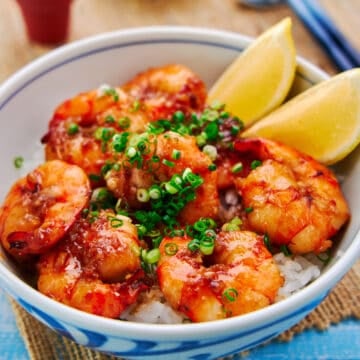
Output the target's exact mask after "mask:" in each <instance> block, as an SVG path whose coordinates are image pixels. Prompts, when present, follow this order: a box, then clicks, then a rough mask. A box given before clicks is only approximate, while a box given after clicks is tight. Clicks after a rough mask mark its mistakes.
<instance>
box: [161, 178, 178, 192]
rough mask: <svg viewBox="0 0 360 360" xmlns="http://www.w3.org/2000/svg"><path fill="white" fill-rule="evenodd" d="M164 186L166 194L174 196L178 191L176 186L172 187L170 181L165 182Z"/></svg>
mask: <svg viewBox="0 0 360 360" xmlns="http://www.w3.org/2000/svg"><path fill="white" fill-rule="evenodd" d="M164 186H165V190H166V192H168V193H169V194H171V195H173V194H176V193H177V192H178V191H179V189H178V188H177V187H176V186H174V185H173V184H172V183H171V182H170V181H168V182H166V183H165V185H164Z"/></svg>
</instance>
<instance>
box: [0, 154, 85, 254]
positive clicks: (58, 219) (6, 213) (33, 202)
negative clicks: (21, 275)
mask: <svg viewBox="0 0 360 360" xmlns="http://www.w3.org/2000/svg"><path fill="white" fill-rule="evenodd" d="M89 198H90V184H89V180H88V178H87V176H86V174H85V173H84V172H83V170H81V169H80V168H79V167H77V166H74V165H69V164H66V163H64V162H62V161H59V160H54V161H48V162H45V163H44V164H42V165H40V166H39V167H38V168H36V169H35V170H33V171H32V172H30V173H29V174H28V175H27V176H26V177H24V178H22V179H19V180H18V181H17V182H16V183H15V184H14V185H13V186H12V188H11V189H10V192H9V193H8V195H7V197H6V199H5V202H4V204H3V207H2V209H1V214H0V237H1V242H2V245H3V246H4V248H5V249H6V250H7V251H8V252H9V253H10V254H12V255H14V256H15V257H18V258H21V257H23V256H25V255H28V254H41V253H44V252H46V251H47V250H49V249H50V248H51V247H52V246H54V245H55V244H56V243H57V242H58V241H59V240H60V239H61V238H62V237H63V236H64V235H65V233H66V231H67V230H68V229H69V228H70V226H71V225H72V224H73V223H74V222H75V221H76V219H77V218H78V216H79V214H80V212H81V211H82V209H83V208H84V207H85V206H86V205H87V203H88V201H89Z"/></svg>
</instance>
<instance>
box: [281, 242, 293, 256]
mask: <svg viewBox="0 0 360 360" xmlns="http://www.w3.org/2000/svg"><path fill="white" fill-rule="evenodd" d="M280 250H281V252H282V253H283V254H284V255H285V256H291V251H290V249H289V248H288V247H287V246H286V245H284V244H282V245H280Z"/></svg>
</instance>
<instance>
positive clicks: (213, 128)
mask: <svg viewBox="0 0 360 360" xmlns="http://www.w3.org/2000/svg"><path fill="white" fill-rule="evenodd" d="M204 131H205V134H206V139H207V140H216V139H217V137H218V135H219V125H218V124H217V123H216V122H215V121H213V122H211V123H209V124H208V125H206V127H205V130H204Z"/></svg>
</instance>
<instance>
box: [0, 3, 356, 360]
mask: <svg viewBox="0 0 360 360" xmlns="http://www.w3.org/2000/svg"><path fill="white" fill-rule="evenodd" d="M49 1H52V0H49ZM299 1H301V0H299ZM319 2H320V3H321V4H322V5H323V6H324V7H325V8H326V10H327V11H328V13H329V15H330V16H331V17H332V18H333V20H334V22H335V23H336V24H337V25H338V27H339V28H340V29H341V30H342V31H343V32H344V34H345V35H346V36H347V37H348V38H349V40H350V41H351V42H352V43H353V45H354V46H355V47H356V48H357V49H359V50H360V37H359V36H358V33H359V29H360V0H319ZM285 16H290V17H291V18H292V19H293V35H294V39H295V44H296V48H297V53H298V54H299V55H301V56H303V57H305V58H307V59H308V60H310V61H312V62H313V63H315V64H316V65H318V66H320V67H321V68H322V69H324V70H325V71H327V72H329V73H330V74H335V73H336V72H337V70H336V68H335V66H334V64H333V63H332V62H331V60H330V59H329V58H328V56H327V55H326V53H325V52H324V51H323V49H322V47H321V46H320V45H319V44H318V43H317V42H316V40H315V39H314V38H313V37H312V35H311V34H310V33H309V32H308V31H307V30H306V28H305V27H304V26H303V25H302V23H301V21H300V20H299V19H297V17H296V16H295V15H294V13H293V12H292V11H291V10H290V9H289V8H288V7H287V6H286V5H277V6H274V7H271V8H269V9H266V10H261V11H257V10H254V9H250V8H248V7H246V6H243V5H240V4H239V3H238V1H236V0H73V4H72V13H71V23H70V31H69V39H68V41H69V42H71V41H74V40H78V39H81V38H84V37H87V36H90V35H94V34H99V33H102V32H106V31H111V30H117V29H123V28H130V27H137V26H148V25H191V26H199V27H212V28H217V29H224V30H231V31H235V32H239V33H243V34H246V35H250V36H257V35H258V34H260V33H261V32H263V31H264V30H265V29H267V28H268V27H269V26H271V25H272V24H274V23H276V22H278V21H279V20H280V19H282V18H283V17H285ZM0 34H1V36H0V82H2V81H3V80H5V79H6V78H7V77H8V76H9V75H11V74H12V73H13V72H15V71H16V70H17V69H19V68H20V67H22V66H23V65H25V64H26V63H28V62H29V61H31V60H33V59H34V58H36V57H38V56H40V55H42V54H44V53H46V52H47V51H49V50H51V49H52V48H53V47H49V46H42V45H39V44H35V43H32V42H29V40H28V38H27V35H26V31H25V27H24V23H23V21H22V17H21V13H20V10H19V8H18V6H17V4H16V1H15V0H0ZM0 296H1V299H0V300H1V304H2V307H1V308H2V313H3V314H2V315H1V317H0V322H1V324H2V325H1V326H2V330H1V333H2V334H3V335H1V336H0V337H2V341H1V342H2V345H0V359H10V358H17V359H20V358H21V359H27V355H26V350H25V348H24V344H23V343H22V342H21V338H20V337H19V334H18V332H17V329H16V326H15V322H14V319H13V317H11V316H10V310H9V306H8V305H4V304H5V303H4V302H5V297H4V295H3V294H2V292H1V291H0ZM3 307H6V308H3ZM4 310H5V312H4ZM340 326H341V328H339V327H331V328H330V329H329V330H328V331H327V332H326V334H323V335H319V334H317V333H316V332H309V333H306V334H305V333H304V334H301V336H298V338H297V340H296V341H294V342H292V344H291V345H287V344H281V345H276V344H275V345H272V347H266V348H265V349H264V350H261V349H260V350H257V351H255V352H253V353H252V354H253V355H252V356H250V357H249V359H250V358H251V359H255V358H258V356H260V357H261V358H266V359H270V358H271V359H273V358H277V359H280V358H281V359H283V358H284V359H285V358H287V359H310V358H311V357H307V356H311V355H309V354H311V351H317V354H318V355H319V356H320V357H322V358H331V359H335V358H336V359H345V358H346V359H355V358H358V359H359V357H357V356H360V355H359V354H360V336H359V334H360V323H359V322H358V321H355V320H350V322H349V321H348V322H343V323H342V325H340ZM4 327H5V328H4ZM4 329H5V330H4ZM356 334H357V335H356ZM339 341H340V343H341V344H343V345H345V346H344V348H345V347H346V349H347V353H346V354H347V356H346V357H345V356H344V357H342V355H341V354H344V352H343V350H341V349H340V350H339V348H338V346H339V345H340V343H339ZM312 343H315V345H316V347H311V346H313V345H312ZM4 346H5V348H4ZM312 349H316V350H312ZM322 349H323V351H322ZM309 351H310V352H309ZM344 351H345V350H344ZM10 354H11V355H10ZM301 354H302V355H303V357H301V356H300V355H301ZM312 354H314V352H312ZM329 354H330V355H329ZM356 354H358V355H356ZM282 355H284V356H285V357H282ZM9 356H10V357H9ZM273 356H275V357H273ZM294 356H295V357H294Z"/></svg>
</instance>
